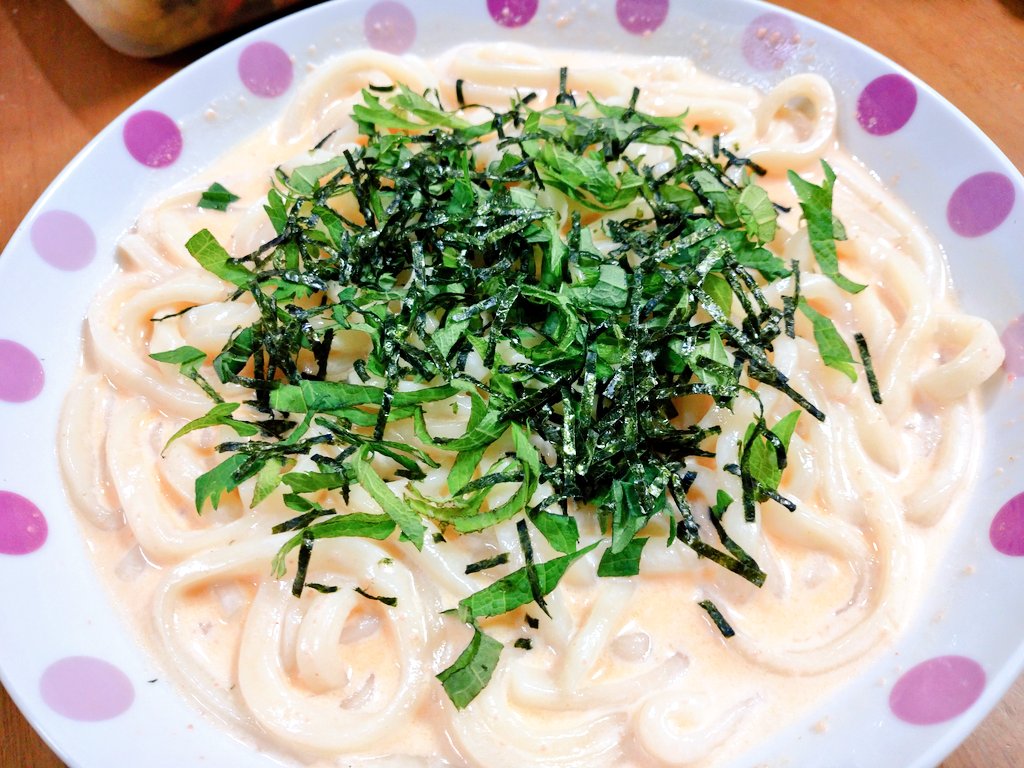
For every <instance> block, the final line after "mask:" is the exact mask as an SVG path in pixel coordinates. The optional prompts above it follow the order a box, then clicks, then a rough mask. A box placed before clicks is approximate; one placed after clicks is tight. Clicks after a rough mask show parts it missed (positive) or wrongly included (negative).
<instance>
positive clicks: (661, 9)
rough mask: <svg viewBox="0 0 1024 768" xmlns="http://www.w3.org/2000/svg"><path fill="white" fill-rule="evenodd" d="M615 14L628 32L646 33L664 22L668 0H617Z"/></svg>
mask: <svg viewBox="0 0 1024 768" xmlns="http://www.w3.org/2000/svg"><path fill="white" fill-rule="evenodd" d="M615 15H616V16H617V17H618V19H619V24H621V25H622V28H623V29H624V30H626V31H627V32H632V33H633V34H634V35H646V34H648V33H650V32H653V31H654V30H656V29H657V28H658V27H660V26H661V25H662V24H663V23H664V21H665V17H666V16H668V0H615Z"/></svg>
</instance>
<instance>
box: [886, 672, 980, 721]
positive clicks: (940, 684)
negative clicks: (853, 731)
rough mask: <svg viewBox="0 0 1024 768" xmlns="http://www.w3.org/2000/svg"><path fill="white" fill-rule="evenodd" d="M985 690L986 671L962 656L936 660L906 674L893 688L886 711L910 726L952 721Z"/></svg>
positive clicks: (968, 707)
mask: <svg viewBox="0 0 1024 768" xmlns="http://www.w3.org/2000/svg"><path fill="white" fill-rule="evenodd" d="M984 689H985V671H984V670H983V669H982V668H981V665H980V664H978V662H976V661H974V660H972V659H968V658H966V657H964V656H938V657H936V658H934V659H929V660H928V661H923V662H921V663H920V664H918V665H917V666H916V667H914V668H913V669H911V670H909V671H908V672H907V673H906V674H904V675H903V676H902V677H901V678H900V679H899V680H897V681H896V685H894V686H893V689H892V692H891V693H890V694H889V708H890V709H891V710H892V712H893V714H894V715H896V717H898V718H899V719H900V720H903V721H904V722H907V723H911V724H912V725H932V724H934V723H943V722H945V721H946V720H951V719H953V718H954V717H956V716H957V715H961V714H963V713H964V712H966V711H967V710H968V709H970V707H971V705H972V704H973V703H974V702H976V701H977V700H978V697H979V696H981V692H982V691H983V690H984Z"/></svg>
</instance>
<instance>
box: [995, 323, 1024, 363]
mask: <svg viewBox="0 0 1024 768" xmlns="http://www.w3.org/2000/svg"><path fill="white" fill-rule="evenodd" d="M1000 340H1001V341H1002V342H1003V349H1004V350H1005V351H1006V357H1005V358H1004V359H1003V370H1005V371H1006V372H1007V373H1008V374H1010V375H1011V376H1024V315H1021V316H1020V317H1017V318H1016V319H1014V320H1012V321H1011V322H1010V324H1009V325H1007V326H1006V329H1005V330H1004V331H1003V335H1002V336H1001V337H1000Z"/></svg>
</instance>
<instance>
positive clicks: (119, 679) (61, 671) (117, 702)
mask: <svg viewBox="0 0 1024 768" xmlns="http://www.w3.org/2000/svg"><path fill="white" fill-rule="evenodd" d="M39 692H40V694H41V695H42V697H43V701H45V702H46V704H47V706H49V707H50V709H52V710H53V711H54V712H56V713H57V714H60V715H64V717H67V718H69V719H71V720H84V721H87V722H96V721H98V720H110V719H111V718H114V717H117V716H118V715H120V714H123V713H124V712H126V711H127V710H128V708H129V707H131V705H132V702H133V701H135V689H134V688H133V687H132V683H131V681H130V680H129V679H128V676H127V675H125V673H124V672H122V671H121V670H120V669H118V668H117V667H115V666H114V665H113V664H110V663H109V662H106V661H103V660H102V659H97V658H94V657H92V656H69V657H68V658H66V659H61V660H60V661H58V662H56V663H54V664H51V665H50V666H49V667H47V668H46V671H45V672H43V676H42V678H40V680H39Z"/></svg>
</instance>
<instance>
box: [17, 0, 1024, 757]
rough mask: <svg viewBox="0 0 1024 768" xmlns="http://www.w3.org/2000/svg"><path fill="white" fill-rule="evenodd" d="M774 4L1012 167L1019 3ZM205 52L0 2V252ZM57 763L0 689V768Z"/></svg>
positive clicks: (1008, 743) (1022, 13) (1020, 71)
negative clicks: (81, 164)
mask: <svg viewBox="0 0 1024 768" xmlns="http://www.w3.org/2000/svg"><path fill="white" fill-rule="evenodd" d="M609 1H610V0H609ZM779 4H780V5H783V6H785V7H788V8H792V9H793V10H796V11H799V12H801V13H804V14H806V15H808V16H811V17H812V18H815V19H818V20H819V21H822V22H824V23H826V24H828V25H830V26H832V27H835V28H836V29H839V30H841V31H843V32H845V33H847V34H849V35H852V36H853V37H855V38H857V39H859V40H861V41H862V42H864V43H866V44H867V45H869V46H871V47H872V48H875V49H876V50H878V51H880V52H881V53H883V54H885V55H886V56H888V57H890V58H891V59H893V60H894V61H896V62H898V63H899V64H902V65H903V66H905V67H907V68H908V69H909V70H910V71H912V72H914V73H916V74H917V75H919V76H920V77H921V78H923V79H924V80H925V81H926V82H927V83H929V84H930V85H932V86H933V87H934V88H936V89H937V90H938V91H939V93H941V94H943V95H944V96H945V97H946V98H947V99H949V100H950V101H951V102H952V103H953V104H955V105H956V106H957V107H959V108H960V109H961V110H962V111H963V112H964V113H965V114H966V115H967V116H968V117H969V118H971V119H972V120H973V121H974V122H975V123H977V124H978V125H979V126H980V127H981V129H982V130H983V131H984V132H985V133H987V134H988V135H989V136H990V137H991V138H992V139H993V140H994V141H995V142H996V144H997V145H999V147H1000V148H1001V149H1002V150H1003V152H1005V153H1006V155H1007V156H1008V157H1009V158H1010V160H1011V161H1012V162H1013V163H1014V164H1015V165H1016V166H1017V167H1018V168H1021V169H1024V0H860V1H859V2H856V3H853V2H829V3H826V2H822V1H821V0H782V1H781V2H780V3H779ZM213 45H214V44H213V43H204V44H202V45H200V46H198V47H196V48H193V49H190V50H188V51H185V52H183V53H177V54H173V55H171V56H169V57H165V58H162V59H158V60H153V61H144V60H136V59H130V58H128V57H125V56H122V55H121V54H118V53H116V52H114V51H112V50H110V49H109V48H107V47H106V46H105V45H104V44H103V43H102V42H101V41H100V40H99V39H98V38H97V37H96V36H95V35H94V34H93V33H92V31H91V30H90V29H89V28H88V27H87V26H86V25H85V24H84V23H83V22H82V21H81V20H79V18H78V17H77V16H75V14H74V13H72V12H71V10H70V9H69V8H68V6H66V5H65V4H64V2H63V1H62V0H3V1H2V2H0V201H2V204H0V249H2V248H3V246H5V245H6V244H7V241H8V240H9V239H10V237H11V235H12V234H13V232H14V229H15V227H17V225H18V223H19V222H20V221H21V219H22V218H23V217H24V215H25V214H26V213H27V212H28V209H29V207H30V206H31V205H32V203H33V202H34V201H35V200H36V198H37V197H38V196H39V195H40V194H41V193H42V192H43V190H44V189H45V188H46V186H47V185H48V184H49V183H50V181H51V180H52V179H53V178H54V176H56V175H57V173H58V172H59V171H60V170H61V169H62V168H63V167H64V166H65V164H67V163H68V161H70V160H71V159H72V157H74V155H75V154H76V153H77V152H78V151H79V150H80V149H81V148H82V147H83V146H84V145H85V144H86V143H87V142H88V141H89V140H90V139H91V138H92V137H93V136H94V135H95V134H96V133H98V132H99V131H100V130H101V129H102V128H103V127H104V126H106V125H107V123H109V122H110V121H111V120H113V119H114V118H115V117H116V116H117V115H118V114H119V113H120V112H121V111H122V110H124V109H125V108H126V107H128V106H129V105H130V104H131V103H132V102H134V101H135V100H136V99H137V98H139V97H140V96H142V95H143V94H145V93H146V92H147V91H149V90H150V89H151V88H153V87H154V86H156V85H157V84H158V83H160V82H161V81H163V80H164V79H166V78H167V77H169V76H170V75H172V74H174V73H175V72H176V71H177V70H179V69H180V68H181V67H183V66H185V65H186V64H188V63H189V62H191V61H193V60H194V59H195V58H197V57H198V56H199V55H201V54H203V53H205V52H206V51H208V50H210V48H211V47H212V46H213ZM1022 712H1024V678H1021V679H1020V680H1018V681H1017V683H1016V685H1015V686H1014V687H1013V688H1012V689H1011V690H1010V692H1009V694H1008V695H1007V696H1006V698H1005V699H1004V700H1003V702H1002V703H1001V704H1000V706H999V707H998V708H997V709H996V710H995V711H994V712H993V713H992V714H991V715H990V716H989V717H988V718H987V719H986V720H985V721H984V723H982V725H981V726H980V727H979V728H978V729H977V730H976V731H975V732H974V734H973V735H971V736H970V738H968V739H967V741H966V742H965V743H964V744H963V745H962V746H961V747H960V748H959V749H958V750H957V751H956V752H954V753H953V755H951V756H950V757H949V758H948V759H947V760H946V761H945V762H944V763H942V768H1020V767H1021V766H1024V723H1022V721H1021V719H1020V714H1021V713H1022ZM61 765H62V763H61V762H60V760H59V759H58V758H57V757H56V756H55V755H54V754H53V753H52V752H51V751H50V749H49V748H47V746H46V745H45V744H44V743H43V742H42V740H40V738H39V737H38V736H37V735H36V734H35V732H34V731H33V730H32V728H31V727H29V725H28V724H27V723H26V721H25V720H24V718H23V717H22V716H21V714H20V713H19V712H18V710H17V708H16V707H15V706H14V705H13V704H12V703H11V700H10V698H9V697H8V696H7V693H6V691H4V690H3V689H2V688H0V768H15V767H18V768H53V767H54V766H61ZM865 768H867V767H865ZM880 768H900V766H881V767H880Z"/></svg>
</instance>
